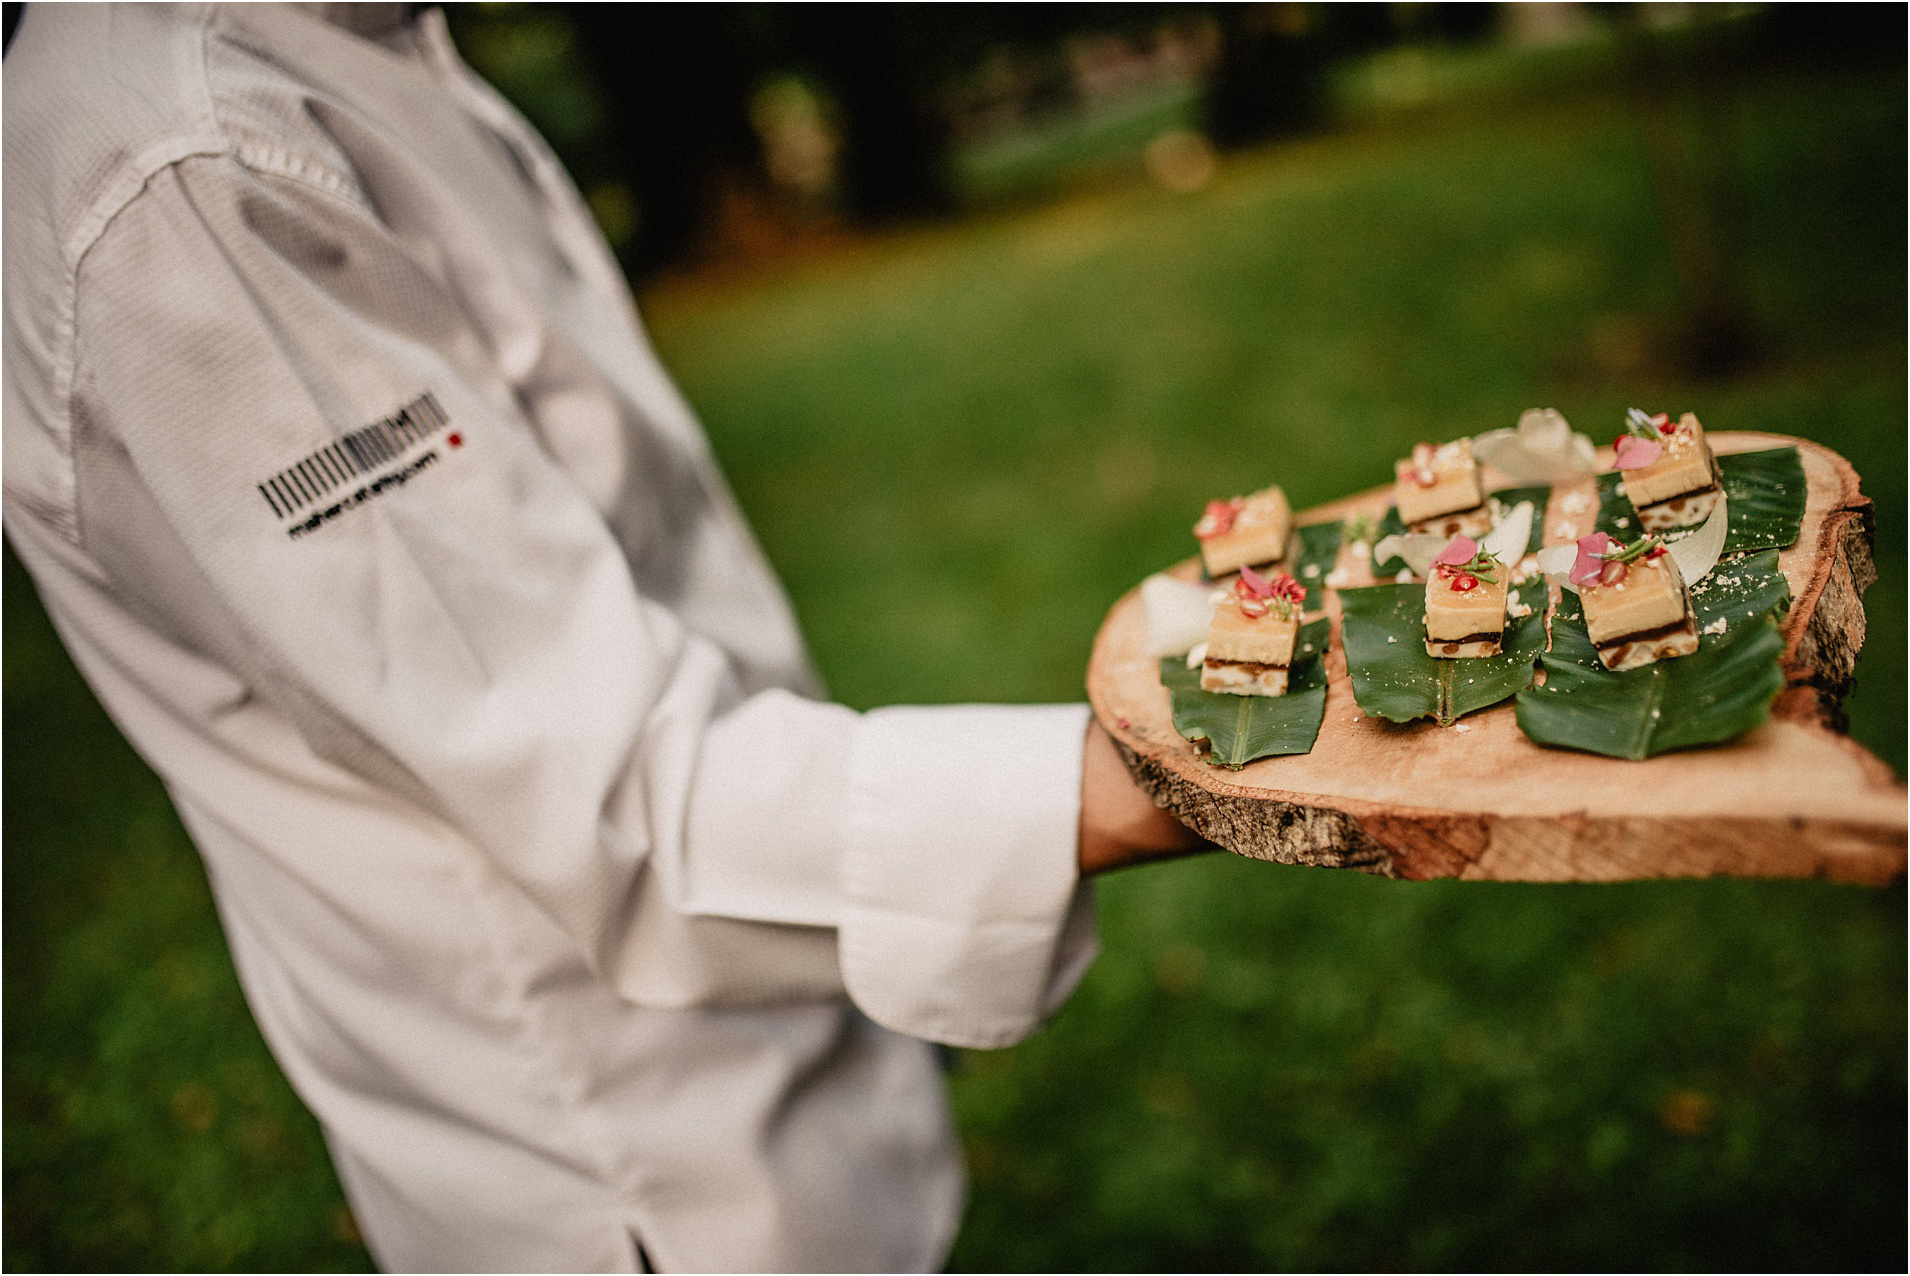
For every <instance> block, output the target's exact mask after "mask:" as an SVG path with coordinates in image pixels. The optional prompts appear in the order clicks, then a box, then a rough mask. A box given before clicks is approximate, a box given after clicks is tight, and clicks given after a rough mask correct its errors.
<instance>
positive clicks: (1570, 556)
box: [1539, 541, 1578, 594]
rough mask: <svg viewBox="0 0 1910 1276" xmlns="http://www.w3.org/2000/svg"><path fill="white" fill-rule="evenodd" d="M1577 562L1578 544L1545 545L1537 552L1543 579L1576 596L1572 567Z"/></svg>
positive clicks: (1570, 542)
mask: <svg viewBox="0 0 1910 1276" xmlns="http://www.w3.org/2000/svg"><path fill="white" fill-rule="evenodd" d="M1576 562H1578V542H1577V541H1567V542H1565V543H1564V544H1563V545H1547V546H1546V547H1545V548H1544V549H1542V550H1540V551H1539V570H1540V571H1542V572H1544V573H1545V578H1546V579H1547V580H1549V581H1551V582H1552V583H1553V584H1555V585H1557V586H1558V587H1559V588H1560V589H1563V590H1565V591H1566V592H1568V593H1573V594H1576V593H1577V592H1578V586H1577V585H1574V584H1573V583H1572V565H1573V564H1574V563H1576Z"/></svg>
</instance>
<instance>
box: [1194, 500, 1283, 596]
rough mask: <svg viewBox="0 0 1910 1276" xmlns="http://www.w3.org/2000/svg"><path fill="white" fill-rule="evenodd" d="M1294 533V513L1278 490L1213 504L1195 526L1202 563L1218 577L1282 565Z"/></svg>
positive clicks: (1211, 503) (1212, 502) (1208, 571)
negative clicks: (1254, 568) (1251, 568)
mask: <svg viewBox="0 0 1910 1276" xmlns="http://www.w3.org/2000/svg"><path fill="white" fill-rule="evenodd" d="M1292 532H1293V511H1292V509H1291V508H1289V507H1288V505H1287V494H1286V493H1285V492H1283V491H1281V490H1280V489H1279V488H1278V487H1269V488H1265V489H1263V490H1261V491H1258V492H1255V493H1254V494H1253V495H1252V496H1236V497H1234V498H1233V499H1232V500H1231V501H1209V502H1207V512H1206V513H1205V514H1203V515H1202V516H1201V520H1200V522H1198V523H1196V524H1194V535H1195V536H1196V537H1198V538H1199V540H1200V558H1201V563H1202V565H1204V566H1205V567H1206V568H1207V574H1208V575H1209V576H1214V577H1220V576H1225V575H1226V574H1227V573H1228V572H1231V571H1238V570H1239V569H1240V568H1242V567H1261V566H1265V565H1266V564H1268V563H1276V562H1279V561H1280V560H1281V559H1283V558H1285V557H1286V556H1287V538H1288V537H1289V536H1290V535H1292Z"/></svg>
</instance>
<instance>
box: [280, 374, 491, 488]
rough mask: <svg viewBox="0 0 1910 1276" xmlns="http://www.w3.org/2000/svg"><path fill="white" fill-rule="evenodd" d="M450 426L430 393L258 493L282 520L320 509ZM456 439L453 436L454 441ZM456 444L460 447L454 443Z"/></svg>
mask: <svg viewBox="0 0 1910 1276" xmlns="http://www.w3.org/2000/svg"><path fill="white" fill-rule="evenodd" d="M450 424H451V418H450V417H449V416H447V415H446V414H445V411H444V408H443V407H441V406H440V405H439V403H438V400H437V399H436V397H434V396H433V395H432V394H431V392H430V391H429V390H427V391H425V392H424V393H423V394H421V395H419V396H418V397H417V398H415V399H413V400H412V401H411V402H409V403H407V404H405V405H404V406H403V407H402V408H399V409H398V410H397V411H396V412H394V413H392V414H391V415H390V416H388V417H386V418H385V419H384V420H382V421H374V422H372V423H371V424H370V425H368V426H366V427H365V428H364V429H362V430H353V431H352V432H351V433H350V434H347V435H346V436H345V437H344V438H342V439H340V440H338V442H336V443H333V444H332V445H331V446H329V447H323V448H320V449H319V450H318V451H316V452H314V453H312V454H311V455H310V456H308V457H306V458H305V459H303V460H301V461H300V462H298V464H296V465H292V466H288V467H287V468H285V469H283V470H280V471H279V472H278V473H277V474H274V475H273V476H272V477H271V478H269V479H267V480H265V482H263V483H261V484H259V495H260V496H262V497H264V498H265V503H266V505H267V506H269V507H270V508H271V510H272V513H273V514H274V515H276V516H277V517H279V518H280V519H287V518H291V517H293V516H294V515H296V514H298V513H300V512H301V511H303V510H305V509H307V508H308V507H310V506H313V505H318V504H320V503H321V502H323V501H325V500H326V498H328V497H330V496H331V494H332V493H333V492H336V491H337V490H338V489H340V488H342V487H345V486H346V485H348V484H350V483H352V482H354V481H355V480H357V479H361V478H364V477H365V476H366V475H368V474H371V473H373V472H375V471H376V470H378V469H380V468H381V467H383V466H385V465H388V464H390V463H391V462H393V461H396V460H398V459H399V458H400V457H402V456H404V454H405V453H406V452H407V451H409V450H410V449H411V448H412V447H414V446H415V445H417V444H419V443H422V442H424V441H425V440H426V439H429V438H430V437H431V436H432V435H434V434H436V433H438V432H439V431H440V430H443V429H446V428H447V427H449V426H450ZM456 437H457V436H456V435H453V436H452V438H454V439H455V438H456ZM453 446H456V445H455V444H453Z"/></svg>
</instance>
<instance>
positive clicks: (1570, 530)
mask: <svg viewBox="0 0 1910 1276" xmlns="http://www.w3.org/2000/svg"><path fill="white" fill-rule="evenodd" d="M1559 539H1560V540H1567V541H1575V540H1577V539H1578V524H1577V523H1569V522H1568V523H1560V524H1559Z"/></svg>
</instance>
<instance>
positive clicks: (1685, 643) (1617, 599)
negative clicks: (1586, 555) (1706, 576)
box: [1578, 542, 1698, 672]
mask: <svg viewBox="0 0 1910 1276" xmlns="http://www.w3.org/2000/svg"><path fill="white" fill-rule="evenodd" d="M1581 544H1583V542H1581ZM1636 550H1637V546H1632V547H1630V548H1629V550H1627V549H1626V548H1625V547H1619V546H1613V547H1612V548H1610V549H1608V550H1607V551H1606V553H1607V554H1609V555H1612V556H1613V557H1618V556H1620V555H1622V554H1624V553H1627V552H1632V553H1635V552H1636ZM1578 598H1579V604H1580V606H1582V607H1583V608H1584V611H1585V631H1586V633H1587V635H1588V636H1590V638H1591V640H1592V645H1593V646H1594V647H1596V648H1597V649H1598V658H1599V661H1600V662H1601V663H1602V664H1603V665H1604V666H1605V667H1606V668H1607V669H1610V670H1613V671H1614V672H1622V671H1623V670H1626V669H1636V668H1639V667H1640V666H1642V665H1648V664H1651V663H1652V662H1654V661H1658V660H1669V659H1672V658H1673V657H1676V656H1688V655H1690V654H1691V653H1692V652H1694V651H1696V650H1697V649H1698V628H1697V625H1696V623H1695V622H1694V621H1693V619H1692V616H1691V599H1690V596H1689V594H1688V592H1687V591H1686V589H1685V582H1684V577H1683V576H1682V575H1681V574H1680V573H1679V571H1678V560H1676V559H1675V558H1673V557H1672V556H1671V555H1670V554H1669V553H1667V552H1666V550H1665V548H1664V546H1662V545H1655V544H1654V545H1652V546H1651V547H1650V548H1648V549H1646V550H1645V551H1644V552H1643V553H1637V554H1636V556H1635V557H1633V558H1631V560H1630V561H1628V562H1623V561H1607V562H1605V563H1604V564H1603V566H1602V567H1599V568H1598V574H1597V576H1596V577H1595V578H1590V579H1587V580H1585V581H1584V583H1582V584H1580V585H1579V592H1578Z"/></svg>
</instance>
